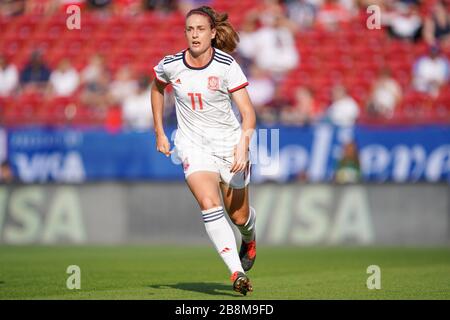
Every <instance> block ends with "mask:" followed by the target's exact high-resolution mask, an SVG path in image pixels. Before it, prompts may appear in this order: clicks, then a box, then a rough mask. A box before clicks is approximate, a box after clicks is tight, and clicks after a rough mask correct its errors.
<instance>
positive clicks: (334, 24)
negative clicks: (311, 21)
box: [316, 0, 351, 31]
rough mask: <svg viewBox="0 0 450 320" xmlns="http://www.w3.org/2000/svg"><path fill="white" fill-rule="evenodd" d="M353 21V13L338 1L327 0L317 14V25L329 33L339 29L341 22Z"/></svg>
mask: <svg viewBox="0 0 450 320" xmlns="http://www.w3.org/2000/svg"><path fill="white" fill-rule="evenodd" d="M350 19H351V12H350V11H349V10H347V8H345V6H343V5H342V3H340V2H339V1H338V0H325V1H324V4H323V5H322V6H321V7H320V9H319V12H318V13H317V19H316V21H317V24H318V25H319V26H322V27H324V28H325V29H327V30H329V31H334V30H338V29H339V27H338V26H339V24H340V23H341V22H347V21H349V20H350Z"/></svg>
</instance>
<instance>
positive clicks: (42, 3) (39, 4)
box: [25, 0, 60, 15]
mask: <svg viewBox="0 0 450 320" xmlns="http://www.w3.org/2000/svg"><path fill="white" fill-rule="evenodd" d="M59 5H60V0H27V1H26V7H25V11H26V14H31V15H51V14H53V13H54V12H55V11H56V10H57V9H58V6H59Z"/></svg>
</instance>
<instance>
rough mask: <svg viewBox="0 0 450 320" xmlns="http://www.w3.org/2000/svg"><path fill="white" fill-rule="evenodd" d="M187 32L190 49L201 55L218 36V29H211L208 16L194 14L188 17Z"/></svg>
mask: <svg viewBox="0 0 450 320" xmlns="http://www.w3.org/2000/svg"><path fill="white" fill-rule="evenodd" d="M185 34H186V39H187V41H188V45H189V49H190V51H191V52H192V53H194V54H195V55H200V54H202V53H204V52H205V51H206V50H208V49H209V48H210V47H211V40H212V39H214V37H215V36H216V30H215V29H211V25H210V23H209V19H208V17H205V16H203V15H200V14H193V15H191V16H189V17H188V18H187V19H186V30H185Z"/></svg>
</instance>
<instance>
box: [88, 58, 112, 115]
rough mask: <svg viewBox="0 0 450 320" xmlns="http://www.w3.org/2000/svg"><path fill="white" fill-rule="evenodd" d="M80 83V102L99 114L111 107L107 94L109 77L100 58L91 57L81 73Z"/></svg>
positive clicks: (109, 97) (110, 100)
mask: <svg viewBox="0 0 450 320" xmlns="http://www.w3.org/2000/svg"><path fill="white" fill-rule="evenodd" d="M81 81H82V84H83V90H82V94H81V101H82V102H83V103H84V104H86V105H88V106H91V107H92V108H95V109H97V110H98V111H99V112H103V111H105V110H106V109H107V108H108V107H109V106H110V105H111V103H112V99H111V96H110V94H109V93H110V91H109V83H110V76H109V72H108V70H107V69H106V66H105V63H104V60H103V58H102V56H100V55H94V56H92V57H91V59H90V61H89V64H88V65H87V66H86V67H85V68H84V69H83V70H82V72H81Z"/></svg>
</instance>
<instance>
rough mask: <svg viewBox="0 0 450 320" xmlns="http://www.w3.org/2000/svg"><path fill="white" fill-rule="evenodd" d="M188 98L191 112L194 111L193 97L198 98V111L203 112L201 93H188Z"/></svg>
mask: <svg viewBox="0 0 450 320" xmlns="http://www.w3.org/2000/svg"><path fill="white" fill-rule="evenodd" d="M188 96H189V97H191V103H192V110H195V97H197V98H198V103H199V106H200V110H203V102H202V94H201V93H188Z"/></svg>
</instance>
